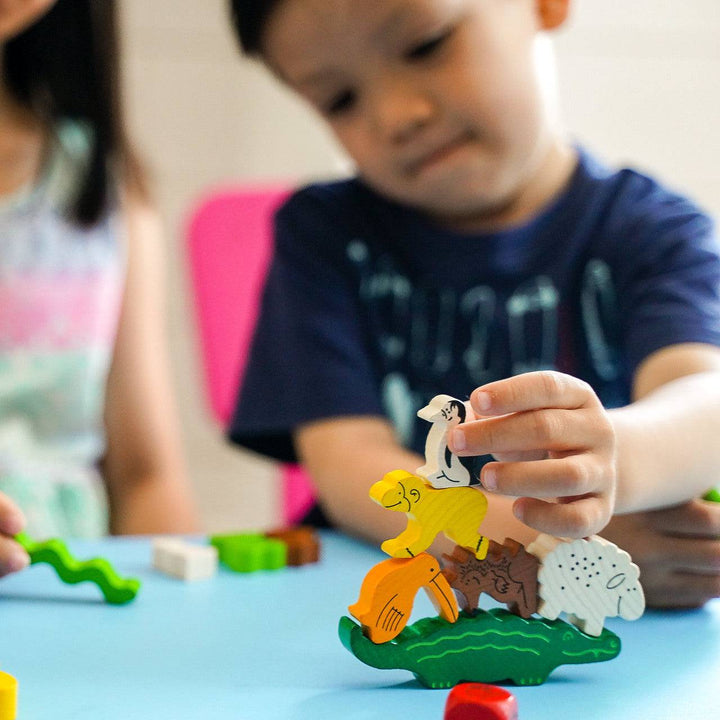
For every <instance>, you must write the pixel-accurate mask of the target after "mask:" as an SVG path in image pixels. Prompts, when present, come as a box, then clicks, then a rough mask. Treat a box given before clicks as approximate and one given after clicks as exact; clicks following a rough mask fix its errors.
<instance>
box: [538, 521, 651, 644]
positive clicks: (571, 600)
mask: <svg viewBox="0 0 720 720" xmlns="http://www.w3.org/2000/svg"><path fill="white" fill-rule="evenodd" d="M526 549H527V551H528V552H529V553H532V554H533V555H535V556H536V557H537V558H538V559H539V560H540V570H539V571H538V596H539V598H540V602H539V605H538V610H537V612H538V614H539V615H541V616H542V617H544V618H547V619H548V620H555V619H556V618H557V617H558V615H559V614H560V613H561V612H566V613H567V614H568V620H569V621H570V622H571V623H572V624H573V625H575V626H576V627H578V628H580V630H582V631H583V632H584V633H586V634H587V635H594V636H598V635H600V634H601V633H602V630H603V623H604V620H605V618H606V617H614V616H616V615H619V616H620V617H622V618H625V620H637V618H639V617H640V616H641V615H642V614H643V611H644V610H645V595H644V594H643V590H642V587H641V586H640V582H639V577H640V570H639V569H638V566H637V565H635V564H634V563H633V562H632V559H631V558H630V555H628V554H627V553H626V552H625V551H624V550H620V548H618V547H617V545H614V544H613V543H611V542H609V541H607V540H604V539H603V538H601V537H598V536H597V535H595V536H593V537H591V538H589V539H587V540H572V541H570V540H561V539H559V538H556V537H553V536H552V535H540V536H538V537H537V539H536V540H535V541H534V542H532V543H530V545H528V547H527V548H526Z"/></svg>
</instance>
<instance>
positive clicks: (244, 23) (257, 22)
mask: <svg viewBox="0 0 720 720" xmlns="http://www.w3.org/2000/svg"><path fill="white" fill-rule="evenodd" d="M279 2H280V0H230V15H231V18H232V24H233V28H234V29H235V33H236V35H237V37H238V40H239V41H240V47H241V48H242V50H243V52H244V53H246V54H247V55H259V54H260V53H261V51H262V36H263V31H264V30H265V24H266V23H267V19H268V17H269V15H270V13H271V12H272V10H273V9H274V8H275V6H276V5H278V3H279Z"/></svg>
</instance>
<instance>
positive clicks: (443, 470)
mask: <svg viewBox="0 0 720 720" xmlns="http://www.w3.org/2000/svg"><path fill="white" fill-rule="evenodd" d="M418 417H420V418H422V419H423V420H427V421H428V422H431V423H432V427H431V428H430V431H429V432H428V435H427V439H426V440H425V464H424V465H423V466H422V467H419V468H418V469H417V470H416V471H415V472H416V474H417V475H420V477H423V478H425V479H426V480H427V481H428V482H429V483H430V484H431V485H432V486H433V487H435V488H450V487H462V486H463V485H472V484H476V483H477V482H478V479H477V478H473V476H472V473H471V472H470V469H469V468H470V461H471V460H472V458H460V457H458V456H457V455H455V454H453V453H452V452H451V450H450V448H449V447H448V445H447V434H448V430H450V428H453V427H455V426H456V425H459V424H460V423H461V422H465V421H466V420H474V419H475V415H474V414H473V411H472V409H471V408H470V407H469V405H467V404H465V403H464V402H462V401H461V400H457V399H455V398H453V397H450V395H436V396H435V397H434V398H433V399H432V400H431V401H430V402H429V403H428V404H427V405H426V406H425V407H424V408H421V409H420V410H418Z"/></svg>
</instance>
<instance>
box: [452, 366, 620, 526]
mask: <svg viewBox="0 0 720 720" xmlns="http://www.w3.org/2000/svg"><path fill="white" fill-rule="evenodd" d="M470 403H471V405H472V407H473V409H474V411H475V413H476V415H477V416H478V417H480V419H479V420H475V421H474V422H467V423H463V424H462V425H460V426H458V427H456V428H455V429H454V430H453V431H452V433H450V434H449V445H450V449H451V450H452V451H453V452H454V453H455V454H456V455H487V454H491V455H493V457H494V458H495V460H496V461H497V462H490V463H488V464H487V465H485V466H484V467H483V469H482V471H481V474H480V482H481V483H482V485H483V487H484V488H485V489H486V490H488V491H491V492H498V493H502V494H504V495H514V496H518V498H519V499H518V500H516V501H515V503H514V505H513V512H514V514H515V515H516V517H517V518H518V519H519V520H521V521H522V522H524V523H525V524H526V525H529V526H530V527H532V528H534V529H536V530H539V531H540V532H545V533H549V534H551V535H557V536H561V537H571V538H580V537H587V536H588V535H593V534H595V533H597V532H599V531H600V530H602V528H604V527H605V525H607V523H608V522H609V520H610V517H611V516H612V513H613V509H614V506H615V486H616V466H615V434H614V431H613V426H612V424H611V421H610V418H609V417H608V414H607V413H606V411H605V409H604V408H603V406H602V404H601V403H600V400H599V399H598V397H597V395H595V392H594V391H593V390H592V388H591V387H590V386H589V385H588V384H587V383H585V382H583V381H582V380H578V379H577V378H574V377H571V376H570V375H564V374H562V373H558V372H550V371H547V372H546V371H541V372H531V373H526V374H524V375H517V376H515V377H512V378H508V379H506V380H499V381H498V382H493V383H489V384H487V385H484V386H482V387H480V388H477V389H476V390H475V391H473V393H472V395H471V396H470Z"/></svg>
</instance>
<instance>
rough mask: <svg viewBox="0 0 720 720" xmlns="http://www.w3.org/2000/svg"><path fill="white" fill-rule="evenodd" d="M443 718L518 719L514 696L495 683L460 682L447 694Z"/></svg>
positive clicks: (446, 719) (445, 719)
mask: <svg viewBox="0 0 720 720" xmlns="http://www.w3.org/2000/svg"><path fill="white" fill-rule="evenodd" d="M443 719H444V720H518V708H517V700H516V699H515V696H514V695H513V694H512V693H511V692H508V691H507V690H505V688H501V687H498V686H497V685H487V684H485V683H461V684H460V685H456V686H455V687H454V688H453V689H452V690H451V691H450V694H449V695H448V698H447V702H446V703H445V714H444V715H443Z"/></svg>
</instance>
